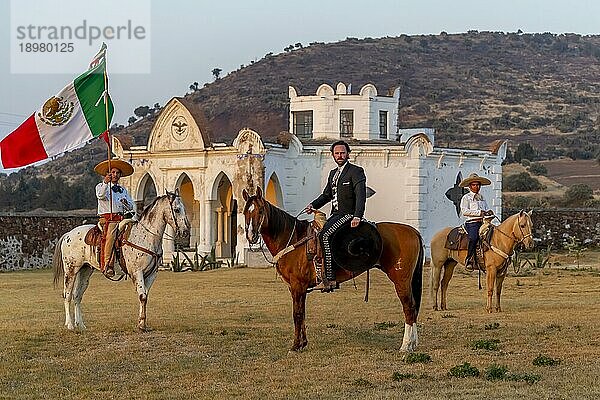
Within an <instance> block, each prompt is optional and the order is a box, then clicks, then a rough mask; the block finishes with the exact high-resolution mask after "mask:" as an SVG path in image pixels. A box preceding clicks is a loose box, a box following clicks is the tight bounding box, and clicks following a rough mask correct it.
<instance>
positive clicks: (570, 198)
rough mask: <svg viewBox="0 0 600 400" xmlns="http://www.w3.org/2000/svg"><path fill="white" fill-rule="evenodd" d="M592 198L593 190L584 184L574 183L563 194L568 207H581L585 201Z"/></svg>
mask: <svg viewBox="0 0 600 400" xmlns="http://www.w3.org/2000/svg"><path fill="white" fill-rule="evenodd" d="M593 198H594V191H593V190H592V188H591V187H589V186H588V185H586V184H576V185H573V186H571V187H569V188H568V189H567V191H566V192H565V194H564V196H563V200H564V202H565V205H567V206H569V207H582V206H584V205H585V203H586V201H588V200H592V199H593Z"/></svg>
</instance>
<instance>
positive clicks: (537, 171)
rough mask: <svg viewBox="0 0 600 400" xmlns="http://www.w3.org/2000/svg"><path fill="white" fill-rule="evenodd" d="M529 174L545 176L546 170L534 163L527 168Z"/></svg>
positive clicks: (540, 164) (542, 165)
mask: <svg viewBox="0 0 600 400" xmlns="http://www.w3.org/2000/svg"><path fill="white" fill-rule="evenodd" d="M529 172H531V173H532V174H533V175H547V174H548V168H546V166H545V165H544V164H542V163H539V162H534V163H532V164H531V165H530V166H529Z"/></svg>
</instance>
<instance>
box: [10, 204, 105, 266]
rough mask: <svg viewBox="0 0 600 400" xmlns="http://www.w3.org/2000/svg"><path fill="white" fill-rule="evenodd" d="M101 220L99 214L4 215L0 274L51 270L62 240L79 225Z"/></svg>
mask: <svg viewBox="0 0 600 400" xmlns="http://www.w3.org/2000/svg"><path fill="white" fill-rule="evenodd" d="M97 221H98V218H97V217H96V216H95V215H77V216H62V215H61V216H57V215H31V214H28V215H9V214H0V272H5V271H14V270H22V269H36V268H50V266H51V264H52V256H53V254H54V246H55V245H56V242H57V241H58V239H59V238H60V237H61V236H62V235H63V234H64V233H66V232H68V231H69V230H71V229H73V228H74V227H76V226H78V225H82V224H87V223H96V222H97Z"/></svg>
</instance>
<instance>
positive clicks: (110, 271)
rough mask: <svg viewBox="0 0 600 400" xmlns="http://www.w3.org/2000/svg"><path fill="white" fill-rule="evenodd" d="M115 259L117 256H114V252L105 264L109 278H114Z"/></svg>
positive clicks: (105, 274) (105, 272) (106, 274)
mask: <svg viewBox="0 0 600 400" xmlns="http://www.w3.org/2000/svg"><path fill="white" fill-rule="evenodd" d="M114 261H115V257H114V252H113V253H112V254H111V255H110V258H109V259H108V260H107V261H106V265H105V266H104V271H103V273H104V276H106V277H107V278H112V277H113V276H115V267H114V265H113V264H114Z"/></svg>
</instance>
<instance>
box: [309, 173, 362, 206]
mask: <svg viewBox="0 0 600 400" xmlns="http://www.w3.org/2000/svg"><path fill="white" fill-rule="evenodd" d="M336 171H337V168H334V169H332V170H331V171H330V172H329V176H328V177H327V185H326V186H325V189H323V193H321V195H320V196H319V197H317V198H316V199H314V200H313V201H312V202H311V204H312V206H313V207H314V208H317V209H318V208H321V207H323V206H324V205H325V204H327V203H328V202H330V201H332V200H333V191H332V189H331V188H332V185H333V176H334V175H335V172H336ZM337 200H338V208H337V210H334V209H333V208H332V210H331V215H336V214H351V215H353V216H355V217H358V218H362V217H363V216H364V214H365V203H366V202H367V177H366V176H365V171H364V170H363V169H362V167H359V166H358V165H354V164H350V163H347V165H346V166H345V167H344V170H343V171H342V173H341V175H340V177H339V178H338V182H337Z"/></svg>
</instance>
